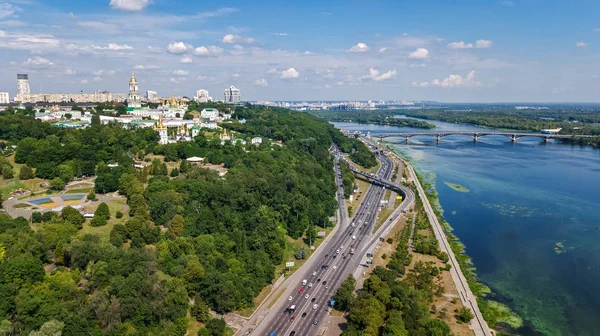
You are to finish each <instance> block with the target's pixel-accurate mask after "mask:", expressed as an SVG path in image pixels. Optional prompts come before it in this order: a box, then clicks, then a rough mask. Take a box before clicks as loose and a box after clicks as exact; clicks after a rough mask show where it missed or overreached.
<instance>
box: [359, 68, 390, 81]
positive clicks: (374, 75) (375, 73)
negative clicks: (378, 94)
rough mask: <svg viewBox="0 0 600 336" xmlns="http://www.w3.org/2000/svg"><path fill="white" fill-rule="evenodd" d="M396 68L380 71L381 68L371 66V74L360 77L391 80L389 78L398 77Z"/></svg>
mask: <svg viewBox="0 0 600 336" xmlns="http://www.w3.org/2000/svg"><path fill="white" fill-rule="evenodd" d="M396 74H397V73H396V69H394V70H390V71H388V72H386V73H383V74H382V73H380V71H379V70H377V69H373V68H370V69H369V74H368V75H366V76H362V77H360V79H370V80H374V81H377V82H378V81H382V80H389V79H394V78H396Z"/></svg>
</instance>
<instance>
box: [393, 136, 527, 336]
mask: <svg viewBox="0 0 600 336" xmlns="http://www.w3.org/2000/svg"><path fill="white" fill-rule="evenodd" d="M388 149H389V150H390V152H391V153H393V154H394V155H395V156H396V157H397V158H399V159H400V160H402V161H403V162H404V163H405V165H406V167H407V169H408V173H409V176H411V177H412V178H413V180H414V181H416V187H417V191H418V192H419V196H420V197H421V199H422V200H423V206H424V208H425V210H426V213H427V216H428V217H429V220H430V222H431V223H432V226H433V228H434V234H435V236H436V238H437V240H438V242H439V244H440V249H441V250H442V251H444V252H446V253H447V254H448V256H449V257H450V264H451V265H452V266H453V268H452V270H451V272H450V273H451V275H452V278H453V280H454V283H455V286H456V289H457V290H458V292H459V293H460V294H461V295H460V299H461V301H463V305H465V306H466V307H470V308H471V310H472V311H473V313H474V314H475V318H474V319H473V320H472V323H471V326H472V329H473V330H477V329H480V330H482V332H483V334H484V335H492V334H491V331H490V330H489V326H488V323H489V324H490V325H491V326H492V327H493V328H497V329H502V330H503V331H504V332H507V331H508V332H512V331H513V330H514V329H518V328H520V327H521V326H522V325H523V320H522V319H521V317H519V316H518V315H517V314H515V313H514V312H512V311H511V310H510V308H508V307H507V306H505V305H503V304H501V303H499V302H496V301H492V300H485V299H484V298H485V297H486V296H488V295H489V294H490V293H491V291H490V289H489V288H488V287H487V286H485V285H483V284H481V283H479V282H478V280H477V274H476V272H475V268H474V266H473V264H472V262H471V259H470V258H469V257H468V256H467V255H466V253H465V247H464V245H463V244H462V243H461V242H460V241H459V240H458V238H457V237H456V236H455V235H453V234H452V233H451V232H452V227H451V226H450V224H449V223H448V222H447V221H445V220H444V219H443V210H442V208H441V205H440V203H439V200H438V199H437V193H436V191H435V186H434V185H433V184H432V183H431V182H429V181H427V180H426V179H425V178H424V176H423V175H422V174H418V173H416V172H415V170H414V168H413V167H412V164H410V163H409V159H407V158H404V157H402V156H400V154H398V153H396V152H395V151H394V149H393V148H390V147H388ZM423 185H425V186H426V187H427V189H424V188H423ZM459 187H460V186H459ZM463 188H464V187H463ZM453 189H454V188H453ZM464 189H466V188H464ZM431 204H434V206H433V207H432V206H431ZM453 270H454V271H453ZM463 295H464V296H463ZM474 324H479V326H477V325H474ZM506 326H509V328H507V327H506ZM486 331H487V332H489V333H486ZM476 335H477V332H476Z"/></svg>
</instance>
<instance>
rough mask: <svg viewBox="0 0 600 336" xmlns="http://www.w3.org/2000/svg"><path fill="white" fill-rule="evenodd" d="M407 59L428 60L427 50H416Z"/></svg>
mask: <svg viewBox="0 0 600 336" xmlns="http://www.w3.org/2000/svg"><path fill="white" fill-rule="evenodd" d="M408 57H409V58H412V59H427V58H429V50H427V49H425V48H417V50H415V51H413V52H411V53H410V55H408Z"/></svg>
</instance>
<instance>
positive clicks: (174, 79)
mask: <svg viewBox="0 0 600 336" xmlns="http://www.w3.org/2000/svg"><path fill="white" fill-rule="evenodd" d="M169 82H171V83H175V84H177V83H179V81H178V80H177V79H176V78H173V77H171V78H169Z"/></svg>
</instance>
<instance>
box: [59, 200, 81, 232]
mask: <svg viewBox="0 0 600 336" xmlns="http://www.w3.org/2000/svg"><path fill="white" fill-rule="evenodd" d="M61 217H62V218H63V219H64V220H66V221H68V222H69V223H71V224H73V225H75V226H76V227H78V228H81V225H82V224H83V223H84V222H85V217H83V215H82V214H81V213H80V212H79V211H78V210H76V209H75V208H73V207H72V206H70V205H67V206H66V207H64V208H63V209H62V211H61Z"/></svg>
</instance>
